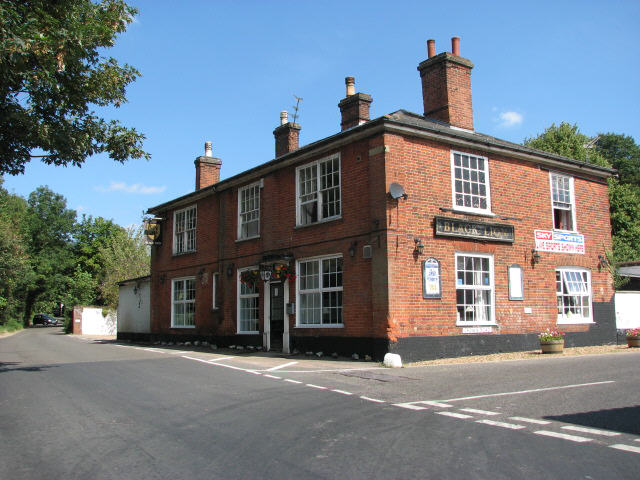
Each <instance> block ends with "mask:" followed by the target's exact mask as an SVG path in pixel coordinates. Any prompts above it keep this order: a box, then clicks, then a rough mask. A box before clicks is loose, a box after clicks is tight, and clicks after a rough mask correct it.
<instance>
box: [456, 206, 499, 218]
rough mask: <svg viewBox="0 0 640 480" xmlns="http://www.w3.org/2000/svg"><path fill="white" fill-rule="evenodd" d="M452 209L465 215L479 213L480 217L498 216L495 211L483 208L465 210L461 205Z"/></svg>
mask: <svg viewBox="0 0 640 480" xmlns="http://www.w3.org/2000/svg"><path fill="white" fill-rule="evenodd" d="M451 211H452V212H453V213H462V214H464V215H477V216H478V217H491V218H493V217H497V215H496V214H495V213H493V212H489V211H483V210H465V209H463V208H460V207H453V208H452V209H451Z"/></svg>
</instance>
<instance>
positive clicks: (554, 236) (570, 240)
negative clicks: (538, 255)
mask: <svg viewBox="0 0 640 480" xmlns="http://www.w3.org/2000/svg"><path fill="white" fill-rule="evenodd" d="M534 235H535V239H536V250H538V251H540V252H558V253H584V235H580V234H579V233H562V232H553V231H551V230H535V231H534Z"/></svg>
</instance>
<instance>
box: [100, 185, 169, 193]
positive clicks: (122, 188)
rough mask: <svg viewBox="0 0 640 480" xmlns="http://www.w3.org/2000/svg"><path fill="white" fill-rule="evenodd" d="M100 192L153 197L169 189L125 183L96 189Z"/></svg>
mask: <svg viewBox="0 0 640 480" xmlns="http://www.w3.org/2000/svg"><path fill="white" fill-rule="evenodd" d="M95 189H96V190H97V191H98V192H125V193H137V194H141V195H153V194H154V193H162V192H164V191H165V190H166V189H167V187H165V186H162V187H149V186H147V185H143V184H142V183H134V184H133V185H127V184H126V183H125V182H111V184H110V185H109V186H108V187H103V186H102V185H98V186H97V187H95Z"/></svg>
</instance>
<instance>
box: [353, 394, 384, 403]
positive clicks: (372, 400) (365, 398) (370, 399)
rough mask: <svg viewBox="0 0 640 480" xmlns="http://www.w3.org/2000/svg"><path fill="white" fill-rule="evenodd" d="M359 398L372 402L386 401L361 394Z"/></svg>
mask: <svg viewBox="0 0 640 480" xmlns="http://www.w3.org/2000/svg"><path fill="white" fill-rule="evenodd" d="M360 398H361V399H362V400H366V401H367V402H373V403H387V402H385V401H384V400H378V399H377V398H370V397H365V396H363V395H361V396H360Z"/></svg>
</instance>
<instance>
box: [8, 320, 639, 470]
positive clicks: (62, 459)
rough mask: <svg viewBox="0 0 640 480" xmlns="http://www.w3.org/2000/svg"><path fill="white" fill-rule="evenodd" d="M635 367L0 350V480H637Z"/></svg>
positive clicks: (27, 339)
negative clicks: (394, 364) (390, 364)
mask: <svg viewBox="0 0 640 480" xmlns="http://www.w3.org/2000/svg"><path fill="white" fill-rule="evenodd" d="M639 364H640V352H629V353H619V354H612V355H597V356H585V357H567V358H561V357H555V358H548V357H547V356H545V357H544V358H540V359H539V360H526V361H510V362H500V363H487V364H462V365H439V366H428V367H415V368H403V369H393V370H391V369H384V368H380V367H379V365H377V364H374V363H366V362H352V361H346V360H345V361H331V360H318V359H308V358H304V357H293V358H292V357H287V358H285V357H276V356H270V355H265V354H261V355H260V354H247V353H243V354H239V353H237V352H231V351H212V350H210V349H209V350H207V349H194V348H191V347H173V348H168V347H148V346H146V347H145V346H135V345H128V344H117V343H115V342H113V341H100V340H96V339H91V338H84V337H73V336H67V335H63V334H62V332H61V330H60V329H58V328H38V329H30V330H27V331H23V332H20V333H18V334H16V335H13V336H11V337H6V338H0V452H1V453H0V479H3V480H13V479H45V478H46V479H62V478H64V479H91V480H94V479H254V478H256V479H257V478H260V479H270V478H274V479H276V478H277V479H298V480H300V479H334V478H335V479H378V478H380V479H416V478H424V479H449V478H451V479H458V478H460V479H462V478H464V479H476V478H477V479H485V478H486V479H489V478H490V479H503V478H504V479H518V478H536V479H537V478H552V479H556V478H566V479H579V478H582V479H627V478H628V479H637V478H640V401H639V400H638V398H639V396H638V394H639V393H640V388H639V387H638V386H639V385H640V369H639V368H638V365H639Z"/></svg>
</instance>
